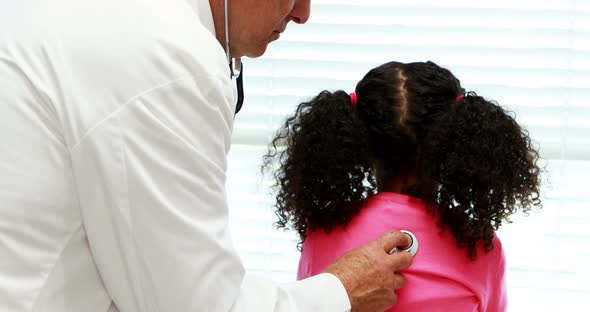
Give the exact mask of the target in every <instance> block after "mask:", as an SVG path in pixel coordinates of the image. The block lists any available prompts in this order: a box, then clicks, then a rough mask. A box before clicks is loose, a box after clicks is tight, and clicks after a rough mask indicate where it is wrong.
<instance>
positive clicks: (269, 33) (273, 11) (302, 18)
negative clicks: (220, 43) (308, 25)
mask: <svg viewBox="0 0 590 312" xmlns="http://www.w3.org/2000/svg"><path fill="white" fill-rule="evenodd" d="M229 9H230V14H229V15H230V18H229V27H230V30H229V35H230V44H231V51H232V54H233V55H234V57H241V56H248V57H258V56H261V55H262V54H264V51H266V47H267V46H268V44H269V43H271V42H272V41H275V40H277V39H279V37H280V36H281V33H282V32H283V31H285V29H286V27H287V24H288V23H289V22H291V21H293V22H295V23H297V24H303V23H305V22H307V19H308V18H309V10H310V0H230V1H229Z"/></svg>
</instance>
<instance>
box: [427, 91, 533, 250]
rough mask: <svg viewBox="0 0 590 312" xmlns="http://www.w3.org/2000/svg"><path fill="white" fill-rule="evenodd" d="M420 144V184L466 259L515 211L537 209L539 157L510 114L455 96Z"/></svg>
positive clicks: (479, 99) (488, 242) (487, 242)
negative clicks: (427, 187)
mask: <svg viewBox="0 0 590 312" xmlns="http://www.w3.org/2000/svg"><path fill="white" fill-rule="evenodd" d="M450 105H452V107H451V108H450V110H448V112H446V113H444V114H443V115H442V116H440V118H438V120H437V121H436V122H435V123H434V124H433V125H432V128H430V130H429V133H428V135H427V136H426V139H425V140H424V142H423V144H422V148H423V150H422V159H421V162H422V164H421V166H420V168H422V172H421V175H422V180H424V181H432V182H433V185H435V187H434V188H433V189H432V194H430V196H427V197H430V199H431V200H432V201H434V202H436V203H437V204H438V208H437V214H438V215H439V222H440V224H441V226H442V227H443V228H448V229H450V231H451V232H452V233H453V235H454V236H455V238H456V240H457V243H458V244H459V246H461V247H466V248H467V251H468V255H469V256H470V257H472V258H473V257H475V256H476V251H477V244H478V242H483V247H484V249H485V250H486V251H489V250H491V249H492V248H493V243H492V241H493V237H494V231H495V230H497V229H498V227H500V225H501V224H502V222H503V221H506V220H507V219H508V217H509V216H510V215H512V214H513V213H515V212H516V211H517V210H522V211H525V212H527V211H529V210H530V209H531V207H533V206H540V200H539V171H540V169H539V167H538V166H537V161H538V159H539V154H538V152H537V150H536V149H535V147H534V146H533V144H532V143H531V139H530V138H529V136H528V133H527V132H526V131H525V130H524V129H522V128H521V127H520V126H519V125H518V124H517V123H516V121H515V120H514V118H513V117H512V116H510V114H509V113H508V112H507V111H505V110H504V109H503V108H502V107H500V106H499V105H497V104H496V103H493V102H489V101H486V100H485V99H484V98H483V97H481V96H477V95H476V94H475V93H468V94H466V95H465V96H464V97H459V98H458V101H457V102H456V103H453V104H450Z"/></svg>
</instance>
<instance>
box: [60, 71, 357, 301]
mask: <svg viewBox="0 0 590 312" xmlns="http://www.w3.org/2000/svg"><path fill="white" fill-rule="evenodd" d="M226 80H227V79H220V78H216V77H195V76H187V77H180V78H178V79H174V80H171V81H169V82H167V83H164V84H162V85H158V86H155V87H153V88H151V89H149V90H145V91H144V92H142V93H140V94H138V95H136V96H135V97H133V98H131V99H129V100H128V101H127V102H126V103H125V104H122V105H121V106H120V107H119V108H118V109H117V110H115V111H113V112H111V113H109V114H108V115H106V116H105V118H104V120H102V121H100V122H99V123H97V124H96V125H94V126H93V127H91V128H90V129H89V130H88V131H87V133H85V134H84V136H82V137H81V138H80V140H79V142H78V143H76V144H75V145H73V146H72V148H71V157H72V164H73V169H74V175H75V179H76V185H77V187H78V192H79V200H80V207H81V214H82V218H83V220H84V221H83V222H84V228H85V230H86V233H87V236H88V242H89V245H90V248H91V250H92V253H93V257H94V260H95V262H96V265H97V268H98V270H99V272H100V275H101V277H102V279H103V282H104V285H105V287H106V289H107V291H108V293H109V294H110V296H111V298H112V300H113V302H114V304H115V305H116V306H117V308H118V309H119V311H121V312H140V311H141V312H155V311H158V312H164V311H175V312H180V311H220V312H227V311H232V312H242V311H257V312H264V311H277V312H278V311H291V312H295V311H319V312H321V311H326V312H328V311H329V312H338V311H349V310H350V304H349V300H348V297H347V295H346V291H345V289H344V287H343V286H342V284H341V283H340V281H339V280H338V279H337V278H336V277H334V276H333V275H330V274H320V275H318V276H316V277H314V278H310V279H308V280H304V281H299V282H293V283H291V284H286V285H277V284H275V283H274V282H272V281H270V280H267V279H264V278H260V277H254V276H249V275H246V274H245V272H244V269H243V266H242V263H241V261H240V259H239V257H238V255H237V253H236V251H235V249H234V247H233V246H232V240H231V237H230V234H229V230H228V213H227V203H226V194H225V171H226V155H227V152H228V151H229V147H230V143H231V131H232V126H233V107H234V105H233V103H232V101H233V100H234V99H235V96H234V94H228V93H225V92H224V90H225V91H227V90H228V86H227V81H226Z"/></svg>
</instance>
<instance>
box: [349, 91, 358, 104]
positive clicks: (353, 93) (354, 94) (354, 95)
mask: <svg viewBox="0 0 590 312" xmlns="http://www.w3.org/2000/svg"><path fill="white" fill-rule="evenodd" d="M350 102H351V103H352V106H356V102H357V99H356V92H352V93H350Z"/></svg>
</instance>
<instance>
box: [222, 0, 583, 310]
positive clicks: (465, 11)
mask: <svg viewBox="0 0 590 312" xmlns="http://www.w3.org/2000/svg"><path fill="white" fill-rule="evenodd" d="M393 60H395V61H401V62H411V61H426V60H432V61H434V62H436V63H437V64H439V65H441V66H444V67H447V68H449V69H450V70H451V71H453V73H454V74H455V75H456V76H457V77H458V78H459V79H460V80H461V82H462V84H463V85H464V86H465V88H466V90H468V91H476V92H477V93H478V94H480V95H483V96H484V97H486V98H489V99H494V100H496V101H497V102H499V103H500V104H501V105H503V106H505V107H507V108H508V109H509V110H511V111H513V112H514V113H515V115H516V118H517V120H518V121H519V122H520V123H521V124H522V125H524V126H525V127H526V128H527V129H528V130H529V132H530V134H531V136H532V138H533V139H534V141H535V142H536V143H537V144H538V145H539V146H540V150H541V156H542V157H543V165H544V166H545V171H544V174H543V181H544V183H543V203H544V208H543V209H542V210H540V211H534V212H532V213H531V214H530V215H529V216H523V215H518V216H515V217H513V218H512V220H513V223H512V224H508V225H505V226H504V228H503V229H501V230H500V232H499V235H500V237H501V239H502V241H503V245H504V247H505V252H506V255H507V264H508V291H509V293H508V296H509V311H524V310H525V309H526V310H529V311H584V310H585V308H584V307H585V306H586V300H585V299H586V298H587V297H588V296H589V295H590V283H589V282H588V281H589V280H590V266H589V265H588V264H589V263H590V230H589V228H590V199H589V197H588V194H589V193H590V188H589V186H588V185H590V183H588V178H589V177H590V0H577V1H576V0H519V1H508V0H495V1H485V0H446V1H437V0H414V1H399V0H371V1H366V0H313V1H312V13H311V18H310V20H309V22H308V23H307V24H306V25H290V26H289V28H288V30H287V32H286V33H285V34H283V37H282V38H281V40H280V41H278V42H275V43H273V44H272V45H271V46H270V47H269V49H268V51H267V53H266V54H265V56H263V57H262V58H260V59H246V60H244V62H245V69H246V71H245V77H244V84H245V96H246V97H245V103H244V108H243V109H242V111H241V112H240V114H238V116H237V118H236V122H235V126H234V135H233V145H232V150H231V152H230V155H229V168H228V179H227V188H228V201H229V206H230V227H231V230H232V234H233V238H234V242H235V244H236V248H237V249H238V251H239V252H240V255H241V257H242V259H243V260H244V264H245V266H246V269H247V270H248V271H249V272H252V273H257V274H262V275H266V276H270V277H271V278H272V279H274V280H276V281H278V282H286V281H292V280H294V279H295V274H296V270H297V263H298V257H299V252H298V251H297V250H296V241H297V237H296V236H295V234H294V233H292V232H282V231H278V230H276V229H275V228H274V226H273V222H275V221H276V217H275V215H274V209H273V207H272V204H273V198H272V196H270V195H269V190H270V188H269V187H270V181H268V180H265V179H263V178H262V176H261V174H260V165H261V157H262V155H263V154H264V152H265V150H266V146H267V144H268V143H269V142H270V140H271V138H272V135H273V134H274V132H275V131H276V130H277V129H278V127H279V126H280V124H281V123H282V122H283V120H284V118H285V117H286V116H287V115H288V114H292V113H293V111H294V108H295V107H296V105H297V104H298V103H300V102H301V101H304V100H307V99H309V98H311V97H312V96H314V95H316V94H317V93H318V92H319V91H321V90H323V89H328V90H337V89H343V90H346V91H352V90H354V86H355V85H356V83H357V82H358V80H360V79H361V78H362V77H363V75H364V74H365V73H366V72H367V71H368V70H369V69H371V68H373V67H375V66H377V65H380V64H382V63H385V62H389V61H393Z"/></svg>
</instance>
